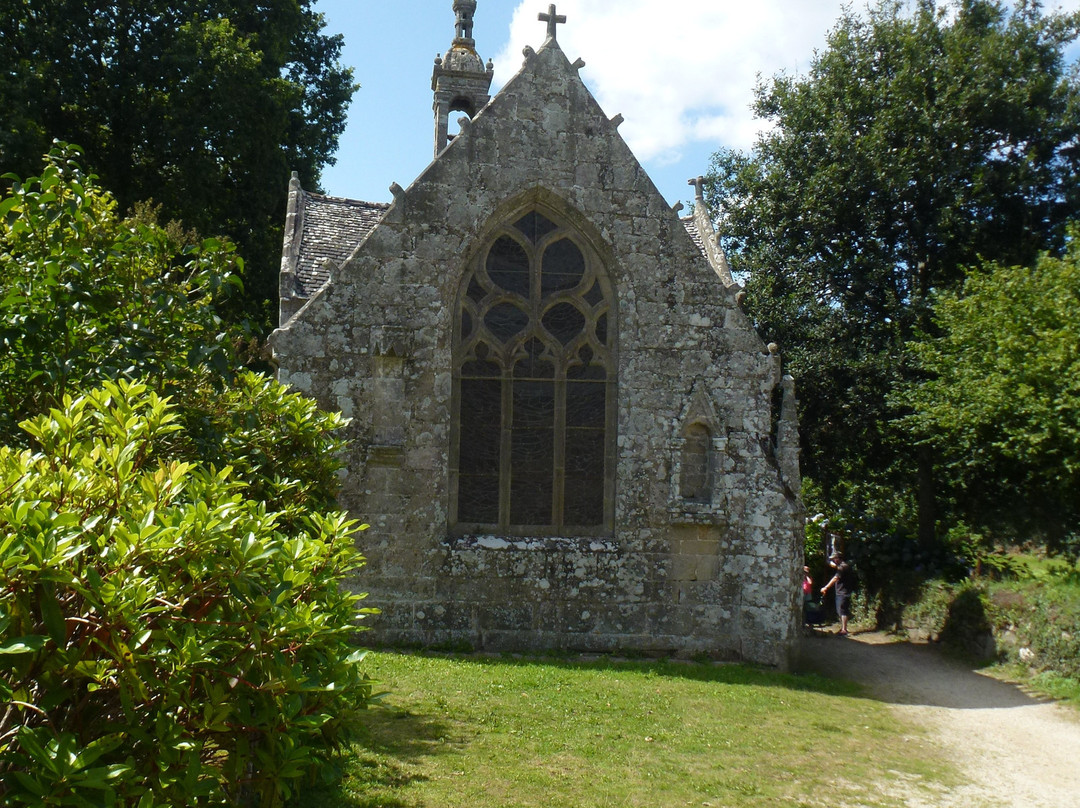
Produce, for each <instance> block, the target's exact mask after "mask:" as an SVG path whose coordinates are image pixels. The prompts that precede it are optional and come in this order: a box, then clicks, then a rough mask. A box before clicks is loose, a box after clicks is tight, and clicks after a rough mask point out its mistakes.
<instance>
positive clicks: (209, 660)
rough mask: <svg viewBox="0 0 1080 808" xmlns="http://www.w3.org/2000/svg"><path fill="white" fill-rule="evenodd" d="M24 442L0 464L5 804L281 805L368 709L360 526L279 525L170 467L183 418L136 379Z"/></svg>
mask: <svg viewBox="0 0 1080 808" xmlns="http://www.w3.org/2000/svg"><path fill="white" fill-rule="evenodd" d="M283 398H284V399H285V400H286V403H285V404H283V405H282V416H283V417H292V418H296V419H297V420H298V421H300V422H304V421H306V420H307V419H308V418H309V413H307V412H306V410H305V407H306V404H304V405H303V406H298V402H303V401H304V400H303V399H301V398H300V397H298V396H295V395H293V396H292V397H291V399H290V398H289V396H288V395H286V396H283ZM290 403H291V404H292V406H291V407H290V406H289V404H290ZM23 426H24V428H25V429H26V430H27V432H28V433H29V434H30V436H31V437H32V439H33V440H34V441H35V442H36V444H37V446H38V448H37V449H36V450H29V449H27V450H21V451H16V450H13V449H11V448H7V447H4V448H0V697H2V699H3V701H4V702H5V703H6V705H7V706H6V708H5V711H4V713H3V714H2V716H0V802H3V803H4V804H8V805H15V804H26V805H43V804H45V805H63V806H89V805H130V806H136V805H137V806H139V808H151V806H180V805H194V804H218V803H223V802H232V803H242V802H247V803H251V804H260V805H267V806H269V805H274V804H277V803H278V801H279V800H280V799H281V798H282V797H283V796H285V795H287V794H288V793H289V787H288V781H289V780H291V779H293V778H296V777H298V776H299V775H301V774H302V773H304V772H305V771H306V770H307V768H308V767H309V766H310V764H312V763H313V761H315V760H316V759H317V758H318V756H319V754H320V752H321V751H324V750H328V749H330V748H332V747H333V746H334V745H335V744H337V743H340V742H341V741H342V740H344V738H345V737H346V736H347V734H348V730H349V727H350V724H351V723H352V722H353V720H354V718H355V713H356V711H357V710H358V709H360V708H363V707H364V706H365V705H366V704H367V703H368V701H369V699H370V697H371V681H370V680H369V679H368V677H367V676H366V675H365V674H363V673H362V672H361V670H360V661H361V659H362V657H363V654H362V653H361V652H358V651H356V650H355V649H354V648H353V646H352V645H351V644H350V638H351V636H352V634H353V632H354V631H355V630H356V628H357V626H356V625H355V620H356V616H357V612H358V609H357V602H358V600H359V599H360V597H361V596H357V595H353V594H349V593H348V592H347V591H346V590H344V589H343V588H342V587H341V586H340V584H341V582H342V580H343V578H344V576H346V575H349V574H350V573H355V571H356V570H357V569H358V568H359V567H360V566H361V565H362V563H363V558H362V557H361V556H360V555H359V553H358V552H357V550H356V549H355V547H354V543H353V539H354V533H355V531H356V530H357V528H356V526H355V525H354V524H353V523H351V522H349V521H347V520H346V518H345V517H344V515H342V514H330V515H321V514H319V513H318V512H316V511H314V510H309V511H307V512H306V513H303V514H299V513H294V514H291V515H290V518H289V519H288V520H286V521H287V522H288V524H289V525H290V527H289V528H288V529H286V528H285V527H284V524H285V523H284V522H283V521H282V518H281V514H280V513H278V512H274V511H269V510H267V509H266V508H265V507H264V506H263V505H262V504H261V503H258V502H256V501H255V500H253V499H251V498H250V497H248V494H249V486H248V485H247V484H246V483H244V482H242V481H240V480H237V479H236V478H235V477H234V475H233V473H232V471H231V469H229V468H222V469H217V468H214V467H213V466H205V465H202V464H198V463H189V462H183V461H179V460H174V459H168V458H167V456H166V455H167V453H168V452H167V451H163V449H168V446H169V442H170V441H171V440H173V439H174V438H175V436H176V434H177V431H178V429H179V419H178V415H177V412H176V411H175V409H174V407H172V406H171V405H170V404H169V402H168V401H166V400H163V399H161V398H160V397H158V396H157V395H156V394H155V393H153V392H152V391H149V390H148V389H147V388H146V387H145V386H144V385H140V384H132V383H128V382H119V383H106V384H105V385H104V386H103V387H101V388H100V389H97V390H94V391H92V392H90V393H88V394H87V395H85V396H83V397H81V398H79V399H76V400H71V399H70V398H68V399H66V400H65V402H64V407H63V410H62V411H59V410H54V411H53V412H52V413H51V414H50V415H48V416H44V415H43V416H38V417H37V418H34V419H33V420H31V421H28V422H25V423H24V424H23ZM278 485H279V486H280V487H281V489H282V490H280V491H279V492H278V493H279V495H280V496H284V495H285V494H286V491H285V489H287V488H288V487H289V484H288V483H286V482H284V481H279V482H278ZM360 529H362V528H360Z"/></svg>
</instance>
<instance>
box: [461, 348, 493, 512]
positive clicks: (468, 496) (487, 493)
mask: <svg viewBox="0 0 1080 808" xmlns="http://www.w3.org/2000/svg"><path fill="white" fill-rule="evenodd" d="M472 364H474V365H480V364H484V363H472ZM501 420H502V380H501V379H462V380H461V421H460V430H459V448H458V470H459V472H460V473H459V476H458V519H459V520H460V521H463V522H485V523H487V522H497V521H498V519H499V444H500V438H501V434H502V430H501V429H500V428H499V424H500V422H501Z"/></svg>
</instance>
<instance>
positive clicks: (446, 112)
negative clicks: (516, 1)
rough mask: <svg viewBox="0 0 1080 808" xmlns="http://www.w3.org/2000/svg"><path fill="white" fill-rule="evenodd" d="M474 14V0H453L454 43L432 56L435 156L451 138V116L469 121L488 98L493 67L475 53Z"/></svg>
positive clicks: (489, 62) (489, 96)
mask: <svg viewBox="0 0 1080 808" xmlns="http://www.w3.org/2000/svg"><path fill="white" fill-rule="evenodd" d="M475 12H476V0H454V16H455V22H454V41H453V42H452V43H451V44H450V49H449V50H448V51H447V52H446V53H445V54H444V55H441V56H436V57H435V68H434V70H433V71H432V74H431V89H432V91H433V92H434V93H435V100H434V102H433V103H432V109H433V110H434V112H435V154H436V156H437V155H438V154H439V152H441V151H442V150H443V149H445V148H446V144H447V143H448V142H449V141H450V140H451V139H452V135H451V133H450V131H449V128H450V114H451V113H453V112H463V113H465V114H466V115H468V116H469V117H470V118H472V117H473V116H474V115H476V113H478V112H479V111H480V110H481V109H483V108H484V105H485V104H487V102H488V101H489V100H490V98H491V94H490V90H491V79H492V77H493V76H494V74H495V66H494V65H493V64H492V62H491V60H490V59H489V60H488V62H487V65H485V64H484V61H483V60H482V59H481V58H480V55H479V54H478V53H477V52H476V41H475V40H474V39H473V36H472V31H473V14H475Z"/></svg>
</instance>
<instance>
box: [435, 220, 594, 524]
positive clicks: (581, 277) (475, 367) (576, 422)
mask: <svg viewBox="0 0 1080 808" xmlns="http://www.w3.org/2000/svg"><path fill="white" fill-rule="evenodd" d="M611 313H612V294H611V290H610V286H609V284H608V281H607V277H606V275H605V273H604V272H603V267H602V264H601V262H600V260H599V258H598V257H597V256H596V255H595V254H594V253H593V252H592V251H591V250H590V249H589V248H588V246H587V242H586V241H585V240H584V239H583V238H581V236H580V235H579V234H577V233H576V232H575V231H574V230H573V229H572V228H569V227H567V226H565V225H563V224H560V223H558V222H557V221H556V219H555V217H554V216H548V215H547V214H545V213H541V212H539V211H535V210H534V211H529V212H527V213H525V214H524V215H519V216H517V217H516V218H515V219H513V220H512V221H511V222H510V223H508V224H507V225H506V226H505V227H503V228H502V229H500V230H499V231H498V232H497V233H496V234H495V235H494V236H493V237H492V238H491V240H490V242H489V243H488V244H487V245H486V246H485V248H484V249H483V250H482V251H481V252H480V255H479V257H478V259H477V260H476V261H475V262H474V264H473V265H472V266H471V267H470V268H469V270H468V271H467V272H466V274H465V277H464V279H463V282H462V288H461V293H460V295H459V301H458V317H457V323H456V329H455V331H456V333H455V338H454V392H455V395H454V430H453V438H452V460H451V483H452V484H451V499H452V501H451V507H450V513H451V524H452V525H453V527H454V529H455V531H456V532H459V533H472V532H498V533H501V534H506V535H571V534H573V535H593V534H603V533H606V532H610V529H611V524H612V521H613V504H612V503H613V492H614V449H613V446H614V431H615V430H614V415H615V364H614V361H613V355H614V354H613V346H612V344H611V343H612V338H613V335H612V334H611V333H610V331H611V329H610V327H609V320H610V317H611Z"/></svg>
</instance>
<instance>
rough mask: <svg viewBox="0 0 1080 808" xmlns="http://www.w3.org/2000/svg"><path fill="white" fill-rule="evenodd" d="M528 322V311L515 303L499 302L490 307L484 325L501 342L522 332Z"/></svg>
mask: <svg viewBox="0 0 1080 808" xmlns="http://www.w3.org/2000/svg"><path fill="white" fill-rule="evenodd" d="M528 324H529V315H528V313H527V312H524V311H522V310H521V309H519V308H518V307H517V306H515V305H514V304H513V303H499V304H498V305H495V306H492V307H491V308H490V309H488V312H487V314H485V315H484V325H486V326H487V327H488V331H490V332H491V335H492V336H493V337H495V339H497V340H499V342H506V340H508V339H510V337H513V336H515V335H516V334H519V333H521V332H522V331H524V330H525V326H527V325H528Z"/></svg>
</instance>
